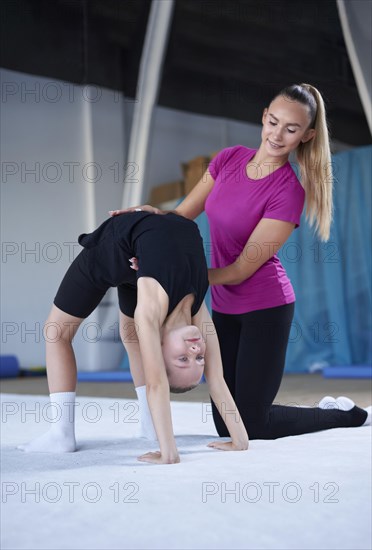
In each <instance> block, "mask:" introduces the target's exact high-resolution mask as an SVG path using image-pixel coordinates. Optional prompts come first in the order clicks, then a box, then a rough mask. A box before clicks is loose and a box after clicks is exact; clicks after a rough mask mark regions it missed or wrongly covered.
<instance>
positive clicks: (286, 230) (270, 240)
mask: <svg viewBox="0 0 372 550" xmlns="http://www.w3.org/2000/svg"><path fill="white" fill-rule="evenodd" d="M294 228H295V224H294V223H291V222H284V221H281V220H272V219H269V218H263V219H262V220H261V221H260V222H259V223H258V224H257V225H256V227H255V229H254V230H253V232H252V234H251V236H250V237H249V239H248V241H247V243H246V245H245V247H244V249H243V251H242V252H241V254H240V255H239V256H238V258H237V259H236V260H235V262H234V263H232V264H230V265H228V266H226V267H221V268H215V269H208V280H209V284H210V285H211V286H213V285H239V284H240V283H242V282H243V281H245V280H246V279H249V277H251V276H252V275H253V274H254V273H255V272H256V271H257V270H258V269H259V268H260V267H261V266H262V265H263V264H264V263H265V262H267V261H268V260H269V259H270V258H271V257H272V256H274V254H276V253H277V251H278V250H279V249H280V248H281V246H283V244H284V243H285V242H286V240H287V239H288V238H289V236H290V234H291V233H292V231H293V229H294Z"/></svg>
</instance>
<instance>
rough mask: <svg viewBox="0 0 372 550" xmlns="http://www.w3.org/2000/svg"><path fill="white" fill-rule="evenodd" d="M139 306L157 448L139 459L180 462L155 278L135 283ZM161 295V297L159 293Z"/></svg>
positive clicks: (163, 305) (163, 304) (162, 302)
mask: <svg viewBox="0 0 372 550" xmlns="http://www.w3.org/2000/svg"><path fill="white" fill-rule="evenodd" d="M137 288H138V303H137V307H136V310H135V313H134V320H135V323H136V330H137V335H138V341H139V346H140V351H141V360H142V366H143V372H144V375H145V380H146V393H147V401H148V404H149V407H150V411H151V416H152V420H153V423H154V427H155V431H156V435H157V437H158V441H159V445H160V453H159V452H158V453H147V454H145V455H143V456H141V457H139V460H142V461H145V462H153V463H156V464H174V463H177V462H179V461H180V459H179V455H178V450H177V447H176V442H175V439H174V435H173V427H172V416H171V408H170V397H169V383H168V378H167V374H166V371H165V364H164V359H163V354H162V350H161V338H160V327H161V325H162V322H163V321H164V318H165V315H166V310H167V307H168V306H167V302H168V296H167V295H166V293H165V291H164V290H163V289H162V288H161V286H160V285H159V283H157V281H155V280H154V279H151V278H147V277H141V278H140V279H139V280H138V283H137ZM162 292H163V293H164V297H163V296H162V295H161V293H162Z"/></svg>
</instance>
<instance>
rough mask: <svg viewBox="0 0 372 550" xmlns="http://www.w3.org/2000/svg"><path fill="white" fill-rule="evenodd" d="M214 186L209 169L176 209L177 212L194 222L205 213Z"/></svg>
mask: <svg viewBox="0 0 372 550" xmlns="http://www.w3.org/2000/svg"><path fill="white" fill-rule="evenodd" d="M213 186H214V179H213V178H212V175H211V173H210V172H209V170H208V169H207V170H206V171H205V172H204V174H203V176H202V177H201V178H200V180H199V181H198V183H197V184H196V185H195V187H194V188H193V189H192V190H191V191H190V193H189V194H188V195H187V196H186V197H185V198H184V199H183V201H182V202H181V203H180V204H179V205H178V206H177V207H176V210H175V212H176V213H177V214H180V215H181V216H184V217H185V218H189V219H190V220H194V219H195V218H197V217H198V216H199V214H201V213H202V212H203V211H204V206H205V201H206V200H207V197H208V195H209V193H210V192H211V191H212V188H213Z"/></svg>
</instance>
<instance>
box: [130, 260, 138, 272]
mask: <svg viewBox="0 0 372 550" xmlns="http://www.w3.org/2000/svg"><path fill="white" fill-rule="evenodd" d="M129 262H130V268H131V269H134V271H138V260H137V258H135V257H133V258H130V259H129Z"/></svg>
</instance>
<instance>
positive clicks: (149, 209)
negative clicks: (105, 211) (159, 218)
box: [109, 204, 165, 217]
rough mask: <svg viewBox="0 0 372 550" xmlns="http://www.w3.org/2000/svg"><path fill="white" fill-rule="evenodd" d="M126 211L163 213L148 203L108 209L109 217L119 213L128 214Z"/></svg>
mask: <svg viewBox="0 0 372 550" xmlns="http://www.w3.org/2000/svg"><path fill="white" fill-rule="evenodd" d="M128 212H150V213H151V214H164V213H165V212H163V211H162V210H159V208H155V206H151V205H150V204H144V205H142V206H131V207H130V208H125V209H124V210H109V214H110V216H111V217H114V216H119V215H120V214H128Z"/></svg>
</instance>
